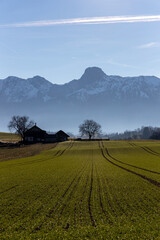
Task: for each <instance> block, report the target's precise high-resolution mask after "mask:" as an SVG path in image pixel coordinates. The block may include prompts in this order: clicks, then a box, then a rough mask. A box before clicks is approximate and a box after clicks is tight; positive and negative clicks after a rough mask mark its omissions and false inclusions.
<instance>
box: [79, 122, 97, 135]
mask: <svg viewBox="0 0 160 240" xmlns="http://www.w3.org/2000/svg"><path fill="white" fill-rule="evenodd" d="M79 132H80V133H81V135H82V136H87V137H88V138H89V140H91V138H92V137H94V136H95V135H96V134H100V132H101V125H99V124H98V123H96V122H95V121H93V120H85V121H84V123H82V124H81V125H80V126H79Z"/></svg>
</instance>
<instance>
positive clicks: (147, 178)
mask: <svg viewBox="0 0 160 240" xmlns="http://www.w3.org/2000/svg"><path fill="white" fill-rule="evenodd" d="M100 150H101V154H102V156H103V158H105V159H106V160H107V161H108V162H109V163H111V164H112V165H114V166H116V167H118V168H121V169H123V170H125V171H127V172H129V173H132V174H134V175H136V176H138V177H140V178H142V179H144V180H146V181H148V182H149V183H151V184H153V185H155V186H156V187H160V182H157V181H156V180H153V179H152V178H149V177H146V176H145V175H142V174H140V173H137V172H134V171H133V170H130V169H128V168H125V167H122V166H120V165H118V164H117V163H114V162H112V161H111V160H110V159H109V158H108V157H106V155H105V153H106V154H107V155H108V150H107V149H106V148H104V145H101V147H100ZM104 151H105V153H104ZM108 156H109V157H110V158H112V159H113V160H114V161H118V162H119V160H117V159H115V158H113V157H112V156H111V155H110V154H109V155H108Z"/></svg>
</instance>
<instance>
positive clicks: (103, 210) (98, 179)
mask: <svg viewBox="0 0 160 240" xmlns="http://www.w3.org/2000/svg"><path fill="white" fill-rule="evenodd" d="M96 174H97V182H98V194H99V203H100V207H101V210H102V212H103V214H104V216H105V218H106V220H107V222H108V223H110V224H113V222H112V221H111V220H110V219H109V217H108V214H107V212H106V210H105V209H104V206H103V202H102V192H101V184H100V178H99V174H98V171H97V168H96Z"/></svg>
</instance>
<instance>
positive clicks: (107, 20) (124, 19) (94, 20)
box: [0, 15, 160, 28]
mask: <svg viewBox="0 0 160 240" xmlns="http://www.w3.org/2000/svg"><path fill="white" fill-rule="evenodd" d="M140 22H160V15H150V16H110V17H90V18H71V19H57V20H43V21H33V22H22V23H11V24H0V28H8V27H14V28H18V27H45V26H55V25H73V24H80V25H82V24H113V23H140Z"/></svg>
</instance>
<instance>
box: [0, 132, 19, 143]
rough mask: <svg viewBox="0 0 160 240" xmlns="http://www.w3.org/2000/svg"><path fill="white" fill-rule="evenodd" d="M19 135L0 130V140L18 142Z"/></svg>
mask: <svg viewBox="0 0 160 240" xmlns="http://www.w3.org/2000/svg"><path fill="white" fill-rule="evenodd" d="M18 141H20V137H19V136H18V135H17V134H14V133H4V132H0V142H18Z"/></svg>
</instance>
